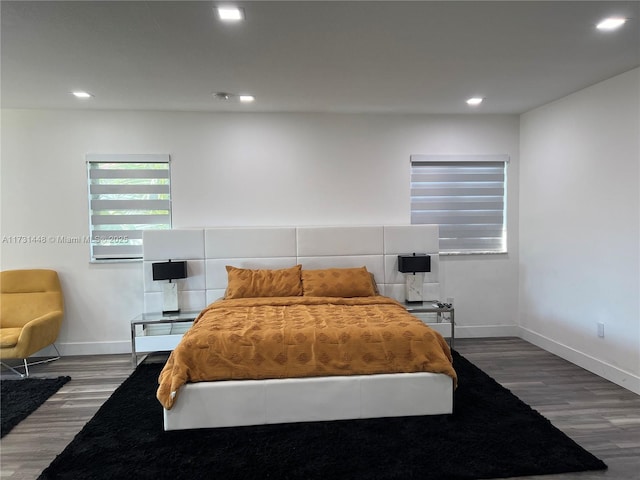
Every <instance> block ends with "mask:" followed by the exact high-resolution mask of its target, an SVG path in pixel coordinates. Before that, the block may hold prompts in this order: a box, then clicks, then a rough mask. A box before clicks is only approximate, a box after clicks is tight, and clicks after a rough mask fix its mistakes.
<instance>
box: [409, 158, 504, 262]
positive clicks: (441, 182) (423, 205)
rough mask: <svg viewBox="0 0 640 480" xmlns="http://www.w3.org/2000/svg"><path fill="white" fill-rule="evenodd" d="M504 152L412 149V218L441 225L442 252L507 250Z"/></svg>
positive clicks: (415, 220) (501, 251)
mask: <svg viewBox="0 0 640 480" xmlns="http://www.w3.org/2000/svg"><path fill="white" fill-rule="evenodd" d="M508 160H509V157H508V156H507V155H412V156H411V223H419V224H437V225H439V226H440V252H441V253H503V252H506V251H507V232H506V184H507V175H506V173H507V172H506V168H507V164H508Z"/></svg>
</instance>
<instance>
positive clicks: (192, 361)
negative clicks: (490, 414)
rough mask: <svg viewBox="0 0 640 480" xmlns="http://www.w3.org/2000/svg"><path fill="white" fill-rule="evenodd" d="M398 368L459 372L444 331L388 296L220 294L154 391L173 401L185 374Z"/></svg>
mask: <svg viewBox="0 0 640 480" xmlns="http://www.w3.org/2000/svg"><path fill="white" fill-rule="evenodd" d="M397 372H408V373H410V372H434V373H444V374H446V375H449V376H450V377H452V378H453V379H454V380H456V373H455V371H454V369H453V366H452V359H451V351H450V350H449V346H448V345H447V342H446V341H445V340H444V338H443V337H442V336H441V335H440V334H439V333H438V332H436V331H435V330H433V329H431V328H429V327H428V326H427V325H425V324H424V323H422V322H421V321H420V320H419V319H417V318H416V317H414V316H412V315H411V314H409V313H408V312H407V311H406V310H405V308H404V307H403V306H402V305H401V304H400V303H398V302H396V301H395V300H393V299H391V298H388V297H383V296H375V297H356V298H336V297H304V296H300V297H272V298H242V299H233V300H219V301H217V302H214V303H212V304H211V305H209V306H208V307H207V308H206V309H205V310H203V311H202V312H201V313H200V315H199V316H198V318H197V319H196V320H195V322H194V325H193V327H192V328H190V329H189V331H187V333H185V335H184V337H183V338H182V341H181V342H180V344H179V345H178V346H177V347H176V349H175V350H174V351H173V352H172V353H171V355H170V357H169V359H168V361H167V363H166V365H165V366H164V368H163V370H162V372H161V373H160V377H159V384H160V385H159V388H158V391H157V397H158V400H159V401H160V403H162V405H163V406H164V407H165V408H167V409H170V408H171V407H172V406H173V404H174V402H175V401H176V399H177V394H178V390H179V388H180V387H181V386H182V385H184V384H185V383H187V382H202V381H211V380H239V379H267V378H285V377H311V376H329V375H363V374H376V373H397Z"/></svg>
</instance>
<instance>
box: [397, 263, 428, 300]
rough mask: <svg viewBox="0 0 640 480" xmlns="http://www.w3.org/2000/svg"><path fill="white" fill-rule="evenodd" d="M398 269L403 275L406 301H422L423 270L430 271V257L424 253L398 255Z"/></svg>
mask: <svg viewBox="0 0 640 480" xmlns="http://www.w3.org/2000/svg"><path fill="white" fill-rule="evenodd" d="M398 271H399V272H401V273H407V274H411V275H405V285H404V288H405V297H406V300H407V302H408V303H414V302H422V301H423V300H424V298H423V284H424V274H425V272H430V271H431V257H430V256H429V255H426V254H424V253H414V254H411V255H398Z"/></svg>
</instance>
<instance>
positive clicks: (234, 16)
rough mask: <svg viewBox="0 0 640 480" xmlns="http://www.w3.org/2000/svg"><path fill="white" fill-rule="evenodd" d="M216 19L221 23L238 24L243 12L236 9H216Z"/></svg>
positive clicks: (242, 17)
mask: <svg viewBox="0 0 640 480" xmlns="http://www.w3.org/2000/svg"><path fill="white" fill-rule="evenodd" d="M216 10H217V11H218V18H219V19H220V20H222V21H223V22H238V21H240V20H243V19H244V12H243V11H242V9H241V8H238V7H217V8H216Z"/></svg>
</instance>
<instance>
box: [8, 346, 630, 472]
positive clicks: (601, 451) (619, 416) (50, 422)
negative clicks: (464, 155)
mask: <svg viewBox="0 0 640 480" xmlns="http://www.w3.org/2000/svg"><path fill="white" fill-rule="evenodd" d="M456 350H457V351H458V352H460V353H461V354H462V355H464V356H465V357H466V358H467V359H468V360H469V361H471V362H472V363H474V364H475V365H477V366H478V367H480V368H481V369H482V370H484V371H485V372H487V373H488V374H489V375H491V376H492V377H493V378H495V379H496V380H497V381H498V382H500V383H501V384H502V385H504V386H505V387H506V388H508V389H510V390H511V391H512V392H513V393H515V394H516V395H517V396H519V397H520V398H521V399H522V400H523V401H525V402H526V403H528V404H529V405H531V406H532V407H533V408H535V409H536V410H538V411H539V412H540V413H542V414H543V415H544V416H545V417H547V418H548V419H549V420H550V421H551V422H552V423H553V424H554V425H555V426H557V427H558V428H560V429H561V430H562V431H564V432H565V433H566V434H567V435H569V436H570V437H571V438H573V439H574V440H575V441H576V442H577V443H579V444H580V445H582V446H583V447H584V448H586V449H587V450H589V451H590V452H591V453H593V454H594V455H596V456H597V457H599V458H600V459H602V460H603V461H604V462H605V463H606V464H607V465H609V469H608V470H607V471H604V472H586V473H574V474H564V475H547V476H543V477H519V478H521V479H523V478H538V479H541V480H542V479H544V480H556V479H561V480H567V479H580V480H592V479H615V480H638V479H639V478H640V396H638V395H636V394H634V393H631V392H629V391H628V390H625V389H623V388H621V387H618V386H617V385H615V384H612V383H611V382H608V381H607V380H604V379H602V378H600V377H598V376H596V375H594V374H592V373H589V372H587V371H586V370H583V369H581V368H580V367H577V366H575V365H573V364H571V363H569V362H567V361H565V360H562V359H560V358H558V357H556V356H554V355H552V354H550V353H548V352H545V351H544V350H541V349H539V348H538V347H535V346H533V345H531V344H529V343H527V342H525V341H524V340H521V339H519V338H500V339H456ZM131 372H132V367H131V356H130V355H99V356H90V357H63V358H61V359H60V360H58V361H56V362H52V363H49V364H43V365H37V366H34V367H32V368H31V374H32V376H42V377H53V376H59V375H69V376H70V377H71V381H70V382H68V383H67V384H66V385H64V386H63V387H62V388H61V389H60V390H59V391H58V392H57V393H56V394H55V395H53V396H52V397H51V398H50V399H49V400H47V401H46V402H45V404H44V405H42V406H41V407H40V408H39V409H38V410H37V411H36V412H34V413H33V414H31V415H30V416H29V417H28V418H27V419H25V420H23V421H22V422H20V423H19V424H18V425H17V426H16V427H15V428H14V429H13V430H12V431H11V432H10V433H9V434H7V435H6V436H5V437H4V438H3V439H1V440H0V455H1V457H0V478H2V479H11V480H16V479H20V480H32V479H35V478H37V476H38V475H39V474H40V472H41V471H42V470H43V469H44V468H46V467H47V466H48V465H49V463H50V462H51V461H52V460H53V459H54V458H55V456H56V455H57V454H58V453H60V452H61V451H62V450H63V449H64V447H65V446H66V445H67V444H68V443H69V442H70V441H71V440H72V439H73V437H74V436H75V434H76V433H78V432H79V431H80V430H81V428H82V427H83V425H84V424H85V423H86V422H87V421H88V420H89V419H90V418H91V417H92V416H93V415H94V414H95V412H96V411H97V410H98V408H99V407H100V406H101V405H102V403H103V402H104V401H105V400H106V399H107V398H108V397H109V396H110V395H111V393H112V392H113V391H114V390H115V389H116V388H117V387H118V385H120V384H121V383H122V382H123V381H124V380H125V379H126V378H127V377H128V376H129V375H130V374H131ZM0 377H2V378H15V377H14V376H12V374H11V373H10V372H8V371H5V370H2V372H1V374H0ZM0 408H1V407H0ZM443 480H446V479H443Z"/></svg>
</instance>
